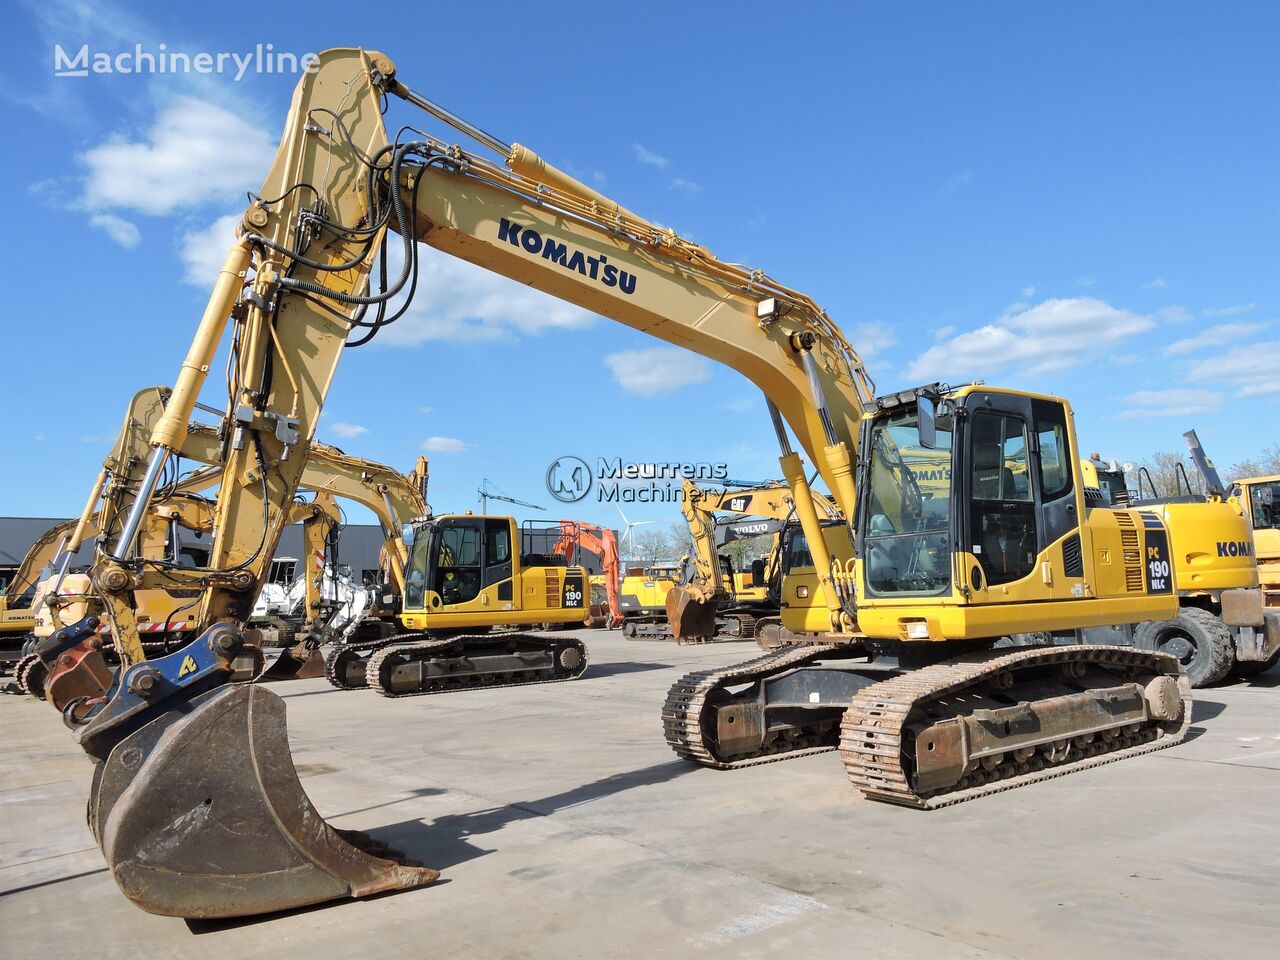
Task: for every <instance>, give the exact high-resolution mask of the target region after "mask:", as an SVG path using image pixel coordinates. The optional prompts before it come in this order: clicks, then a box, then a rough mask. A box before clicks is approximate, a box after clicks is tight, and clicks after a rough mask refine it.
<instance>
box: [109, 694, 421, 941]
mask: <svg viewBox="0 0 1280 960" xmlns="http://www.w3.org/2000/svg"><path fill="white" fill-rule="evenodd" d="M89 809H90V814H91V815H90V821H91V823H92V824H93V825H94V827H95V833H97V834H98V836H99V838H100V842H101V844H102V851H103V853H104V854H105V855H106V859H107V865H108V867H109V868H110V869H111V872H112V874H113V875H114V877H115V878H116V882H117V883H118V884H119V885H120V889H121V890H122V891H123V892H124V894H125V896H127V897H128V898H129V899H130V900H132V901H133V902H134V903H136V904H137V905H138V906H139V907H141V908H142V909H144V910H146V911H148V912H150V913H158V914H162V915H165V916H176V917H188V918H193V919H194V918H200V919H212V918H225V917H241V916H250V915H253V914H259V913H270V912H273V911H277V910H286V909H289V908H292V907H299V906H304V905H307V904H312V903H321V902H323V901H325V900H333V899H338V898H341V897H361V896H368V895H370V894H374V893H380V892H382V891H385V890H396V889H408V888H411V887H418V886H422V885H424V884H428V883H431V882H432V881H433V880H435V879H436V878H437V877H438V876H439V873H438V872H437V871H435V870H431V869H428V868H425V867H417V866H410V865H407V864H405V863H403V862H400V861H399V860H397V859H386V858H385V854H386V853H387V851H386V850H385V848H382V849H380V850H379V853H382V854H383V855H384V856H373V855H371V854H370V853H367V852H365V851H363V850H361V849H358V848H357V847H356V846H353V845H352V843H350V842H348V840H346V839H344V838H343V836H342V835H339V833H338V831H336V830H334V829H333V828H332V827H330V826H329V825H328V824H327V823H326V822H325V821H324V819H323V818H322V817H321V816H320V814H319V813H318V812H317V811H316V809H315V807H314V806H312V804H311V801H310V800H309V799H308V798H307V795H306V794H305V793H304V792H303V790H302V785H301V784H300V783H299V782H298V774H297V771H296V770H295V769H294V765H293V758H292V756H291V755H290V753H289V741H288V734H287V730H286V727H285V708H284V701H282V700H281V699H280V698H279V697H278V696H276V695H275V694H273V693H271V692H270V691H269V690H266V689H265V688H263V687H260V686H258V685H256V684H244V685H237V686H234V687H221V688H219V689H217V690H215V691H213V692H212V693H210V694H207V695H205V696H204V697H202V698H200V699H199V701H198V702H197V703H196V705H195V706H194V708H193V709H191V711H190V712H189V713H186V714H178V713H176V712H171V713H169V714H166V715H164V716H162V717H160V718H158V719H156V720H153V721H152V722H151V723H148V724H146V725H145V726H143V727H142V728H141V729H139V730H138V731H137V732H135V733H134V734H132V735H131V736H129V737H127V738H125V739H124V740H122V741H121V742H120V743H118V744H117V745H116V746H115V747H114V748H113V749H112V751H111V754H110V755H109V756H108V758H107V760H106V763H105V764H104V766H103V768H102V770H101V771H100V776H98V777H96V778H95V782H94V787H93V792H92V795H91V797H90V801H89ZM347 836H348V837H350V838H351V839H353V840H356V841H357V842H359V839H360V837H359V835H358V834H347Z"/></svg>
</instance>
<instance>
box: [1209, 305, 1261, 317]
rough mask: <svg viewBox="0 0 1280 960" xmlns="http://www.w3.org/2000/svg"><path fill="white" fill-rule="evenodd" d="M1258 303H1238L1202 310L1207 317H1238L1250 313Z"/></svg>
mask: <svg viewBox="0 0 1280 960" xmlns="http://www.w3.org/2000/svg"><path fill="white" fill-rule="evenodd" d="M1256 306H1257V304H1256V303H1238V304H1236V305H1235V306H1234V307H1206V308H1205V309H1204V310H1201V311H1200V312H1201V313H1203V314H1204V315H1205V316H1206V317H1238V316H1240V314H1242V313H1248V312H1249V311H1250V310H1252V309H1253V308H1254V307H1256Z"/></svg>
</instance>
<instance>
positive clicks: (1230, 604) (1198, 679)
mask: <svg viewBox="0 0 1280 960" xmlns="http://www.w3.org/2000/svg"><path fill="white" fill-rule="evenodd" d="M1182 436H1183V439H1184V440H1185V441H1186V443H1187V448H1188V450H1189V452H1190V457H1191V462H1192V464H1193V465H1194V466H1195V468H1196V470H1197V472H1198V473H1199V475H1200V479H1201V485H1202V487H1203V489H1204V493H1202V494H1201V493H1196V492H1194V490H1193V488H1192V485H1191V482H1190V480H1189V478H1188V477H1187V474H1186V470H1185V468H1183V466H1182V464H1180V463H1179V464H1178V468H1179V469H1178V473H1176V474H1175V477H1176V478H1178V480H1177V482H1178V489H1177V490H1175V491H1173V493H1172V494H1169V493H1168V492H1167V491H1165V492H1162V491H1159V490H1157V489H1156V488H1155V484H1154V482H1153V481H1152V479H1151V476H1150V474H1149V473H1147V472H1146V471H1142V472H1140V473H1139V475H1138V479H1137V488H1136V489H1135V490H1129V489H1128V488H1127V484H1126V478H1125V473H1124V471H1123V470H1122V469H1120V468H1119V467H1118V465H1117V466H1112V465H1110V464H1106V463H1104V462H1102V461H1092V460H1087V461H1084V462H1083V463H1082V464H1081V468H1082V470H1083V471H1084V472H1085V476H1086V483H1089V473H1090V472H1092V473H1093V474H1095V476H1096V481H1095V482H1093V483H1090V484H1089V485H1090V486H1091V487H1095V488H1096V489H1098V490H1099V491H1100V493H1101V495H1102V497H1103V500H1104V502H1107V503H1112V504H1115V503H1117V495H1118V493H1119V491H1121V490H1123V491H1124V495H1123V499H1120V500H1119V504H1121V505H1128V506H1132V507H1136V508H1142V509H1144V510H1151V511H1154V512H1156V513H1158V514H1159V516H1160V518H1161V519H1162V520H1163V521H1164V523H1165V524H1166V525H1167V526H1168V528H1169V537H1170V549H1171V550H1172V551H1173V563H1174V568H1175V570H1174V579H1175V580H1176V582H1177V585H1178V601H1179V609H1178V614H1177V616H1176V617H1174V618H1172V619H1170V620H1164V621H1155V622H1148V623H1139V624H1136V625H1135V626H1134V627H1133V628H1132V630H1127V629H1124V628H1121V630H1120V631H1119V634H1118V635H1116V636H1114V637H1107V638H1106V639H1107V642H1112V643H1115V642H1121V643H1133V644H1135V645H1136V646H1138V647H1141V648H1143V649H1147V650H1162V651H1164V652H1166V653H1169V654H1172V655H1173V656H1176V657H1177V658H1178V659H1179V660H1180V661H1181V662H1182V664H1183V666H1184V667H1185V668H1186V671H1187V676H1188V678H1189V679H1190V681H1191V685H1192V686H1193V687H1204V686H1208V685H1210V684H1213V683H1217V682H1218V681H1221V680H1224V679H1227V678H1228V677H1248V676H1253V675H1255V674H1258V673H1261V672H1262V671H1264V670H1267V669H1269V668H1270V667H1272V666H1274V665H1275V664H1276V663H1277V662H1280V598H1278V599H1277V600H1276V601H1275V602H1274V603H1271V604H1268V599H1267V594H1266V591H1265V590H1264V589H1263V587H1261V586H1260V584H1259V581H1260V574H1261V570H1262V563H1261V559H1260V557H1259V556H1257V555H1255V550H1256V549H1257V547H1256V542H1255V541H1256V536H1257V535H1256V527H1255V528H1253V529H1251V526H1250V516H1249V515H1248V514H1247V513H1246V508H1245V505H1244V504H1242V503H1241V502H1240V500H1239V499H1238V498H1237V499H1229V498H1228V492H1227V490H1226V488H1225V487H1224V485H1223V483H1222V479H1221V477H1220V476H1219V475H1218V471H1217V468H1216V467H1215V466H1214V465H1213V462H1212V461H1211V460H1210V459H1209V458H1208V457H1207V456H1206V455H1205V452H1204V448H1203V447H1202V446H1201V444H1200V439H1199V437H1197V436H1196V432H1195V431H1194V430H1188V431H1187V432H1186V433H1184V434H1183V435H1182Z"/></svg>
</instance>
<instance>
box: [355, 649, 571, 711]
mask: <svg viewBox="0 0 1280 960" xmlns="http://www.w3.org/2000/svg"><path fill="white" fill-rule="evenodd" d="M419 636H420V635H419ZM521 647H524V649H523V650H521V649H520V648H521ZM468 648H470V649H468ZM501 648H506V650H505V651H503V650H502V649H501ZM587 663H588V657H587V647H586V644H584V643H583V642H582V641H581V640H576V639H574V638H572V637H565V638H562V639H561V638H557V639H554V640H553V639H551V638H549V637H542V636H539V635H537V634H529V633H503V634H488V633H486V634H478V635H473V636H466V635H464V636H455V637H446V638H442V639H437V640H428V639H419V640H417V641H416V642H413V643H405V642H400V643H394V644H392V645H390V646H384V647H382V648H381V649H378V650H376V651H374V653H373V655H372V656H371V657H370V658H369V663H368V666H367V667H366V678H367V682H368V685H369V686H370V687H373V689H375V690H376V691H378V693H380V694H382V695H383V696H384V697H421V696H428V695H430V694H436V693H449V692H452V691H455V690H471V689H476V688H481V687H483V688H486V689H490V688H493V687H516V686H527V685H532V684H537V683H559V682H561V681H564V680H576V679H578V677H580V676H582V675H583V674H584V673H586V670H587Z"/></svg>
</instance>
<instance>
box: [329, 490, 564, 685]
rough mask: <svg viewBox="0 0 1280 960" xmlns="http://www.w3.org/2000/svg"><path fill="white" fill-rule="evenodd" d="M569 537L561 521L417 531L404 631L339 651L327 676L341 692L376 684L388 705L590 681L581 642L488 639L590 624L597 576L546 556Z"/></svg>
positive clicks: (488, 521) (412, 536)
mask: <svg viewBox="0 0 1280 960" xmlns="http://www.w3.org/2000/svg"><path fill="white" fill-rule="evenodd" d="M552 531H553V532H554V537H552V536H551V532H552ZM562 531H563V524H562V523H561V522H560V521H555V522H554V523H552V524H549V525H546V526H539V525H535V524H533V523H531V522H529V521H526V522H525V524H524V525H523V526H518V525H517V522H516V520H515V519H514V518H513V517H507V516H476V515H473V514H470V513H468V514H458V515H444V516H439V517H431V518H429V519H424V520H420V521H418V522H416V523H414V524H411V525H410V526H408V528H407V529H406V531H405V533H406V534H407V536H408V542H409V543H410V544H411V550H410V553H409V560H408V563H407V565H406V570H407V575H406V578H405V586H404V590H403V592H402V593H401V598H402V599H401V606H400V611H399V613H398V615H397V617H396V622H397V623H398V625H399V626H400V628H401V629H400V632H398V633H395V634H389V635H385V636H379V637H377V638H374V639H370V638H361V639H358V640H356V641H353V642H352V643H348V644H343V645H340V646H337V647H335V648H334V649H333V651H332V652H331V653H330V654H329V656H328V658H327V662H326V668H325V676H326V677H328V679H329V682H330V683H331V684H333V685H334V686H335V687H338V688H339V689H343V690H349V689H353V688H356V687H366V686H368V687H373V689H375V690H376V691H378V693H380V694H382V695H383V696H386V697H401V696H415V695H420V694H429V693H445V692H447V691H450V690H458V689H463V688H467V687H494V686H510V685H513V684H519V683H545V682H547V681H551V680H573V679H576V678H577V677H580V676H582V674H583V673H584V672H585V671H586V669H587V648H586V645H585V644H584V643H583V642H582V641H581V640H578V639H576V638H573V637H564V638H562V639H559V640H556V641H548V640H542V639H539V638H537V637H536V636H532V635H528V634H524V633H519V632H515V631H511V630H503V631H501V632H493V633H492V634H491V635H489V636H486V634H490V631H492V630H493V628H495V627H499V626H502V627H507V626H511V625H515V626H521V625H524V626H526V627H527V626H532V625H535V624H538V625H541V624H556V625H563V626H581V625H582V622H583V620H584V619H585V618H586V616H587V612H588V608H589V606H590V575H589V574H588V573H587V571H586V569H585V568H584V567H581V566H577V565H570V564H569V563H568V559H567V555H566V554H565V553H559V552H551V553H540V552H538V548H539V547H540V546H542V545H544V544H546V543H547V542H549V540H552V539H554V540H559V539H561V538H562V537H563V533H562Z"/></svg>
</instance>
